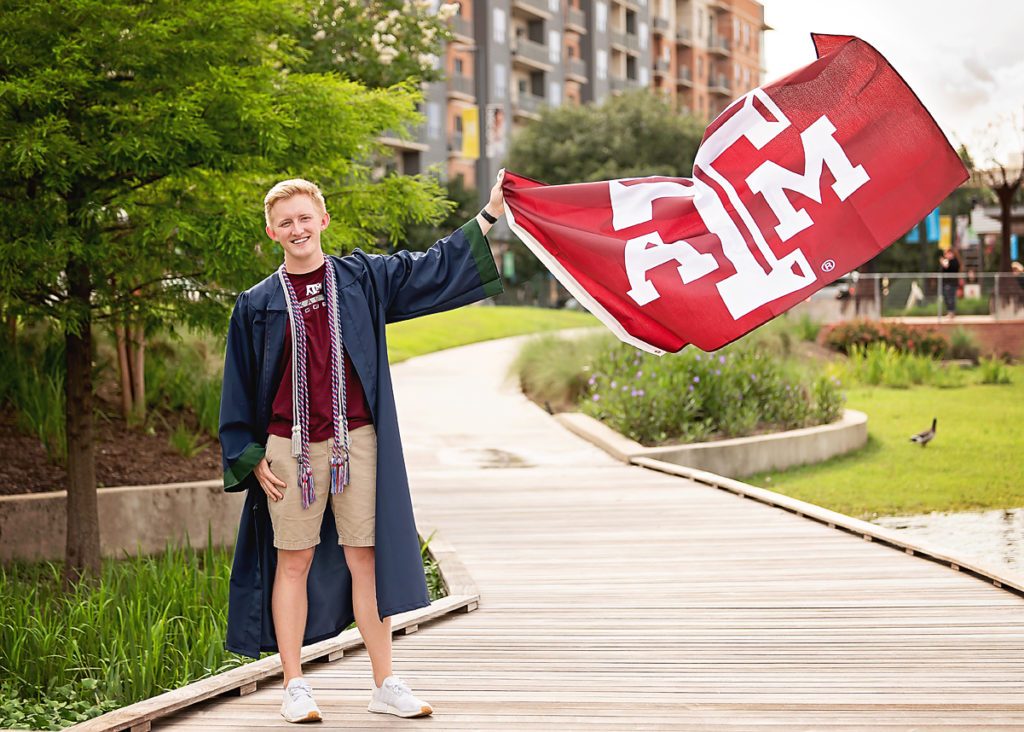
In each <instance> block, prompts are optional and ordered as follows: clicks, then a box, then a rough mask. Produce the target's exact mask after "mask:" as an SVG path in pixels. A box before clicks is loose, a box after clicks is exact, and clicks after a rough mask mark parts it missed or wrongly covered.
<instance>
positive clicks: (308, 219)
mask: <svg viewBox="0 0 1024 732" xmlns="http://www.w3.org/2000/svg"><path fill="white" fill-rule="evenodd" d="M267 218H268V220H269V222H270V223H269V224H267V236H269V237H270V238H271V239H273V240H274V241H276V242H280V244H281V246H282V247H284V268H285V270H286V271H287V272H289V273H290V274H303V273H305V272H312V271H313V270H315V269H316V268H317V267H319V266H320V265H321V264H323V262H324V252H323V249H321V247H320V232H322V231H323V230H324V229H326V228H327V225H328V224H329V223H330V222H331V217H330V215H329V214H328V213H327V212H326V211H324V210H323V209H322V208H321V207H320V205H319V204H318V203H317V202H316V201H314V200H313V198H311V197H310V196H308V195H306V194H304V193H296V194H295V195H294V196H289V197H288V198H282V199H281V200H280V201H277V202H276V203H274V205H273V207H272V208H271V209H270V211H269V215H268V217H267Z"/></svg>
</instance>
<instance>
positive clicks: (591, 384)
mask: <svg viewBox="0 0 1024 732" xmlns="http://www.w3.org/2000/svg"><path fill="white" fill-rule="evenodd" d="M595 382H596V379H594V377H593V376H591V377H590V379H588V380H587V383H588V384H589V385H590V386H593V385H594V384H595Z"/></svg>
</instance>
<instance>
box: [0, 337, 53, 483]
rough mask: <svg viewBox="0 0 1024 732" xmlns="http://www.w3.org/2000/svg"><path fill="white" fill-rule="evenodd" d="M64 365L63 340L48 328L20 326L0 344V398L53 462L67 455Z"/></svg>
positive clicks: (22, 427) (19, 424)
mask: <svg viewBox="0 0 1024 732" xmlns="http://www.w3.org/2000/svg"><path fill="white" fill-rule="evenodd" d="M65 369H66V367H65V362H64V341H63V339H62V338H61V337H60V334H59V333H57V332H55V331H53V330H52V329H49V328H31V329H23V330H22V331H21V332H19V333H18V337H17V338H16V339H15V342H14V343H13V344H10V345H9V346H8V347H7V348H0V400H2V404H3V405H4V406H6V407H9V408H10V409H12V410H13V412H14V414H15V419H16V423H17V426H18V428H19V429H21V430H24V431H25V432H28V433H29V434H32V435H34V436H36V437H37V438H38V439H39V441H40V442H41V443H42V444H43V447H44V448H45V449H46V455H47V457H48V458H49V459H50V461H51V462H55V463H63V462H64V459H65V456H66V455H67V436H66V435H65V421H64V401H65V396H64V374H65Z"/></svg>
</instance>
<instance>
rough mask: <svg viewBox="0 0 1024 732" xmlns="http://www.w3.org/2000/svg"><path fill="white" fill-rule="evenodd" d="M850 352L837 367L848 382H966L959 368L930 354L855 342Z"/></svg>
mask: <svg viewBox="0 0 1024 732" xmlns="http://www.w3.org/2000/svg"><path fill="white" fill-rule="evenodd" d="M848 355H849V358H848V359H847V361H846V363H845V364H843V365H839V366H835V367H834V368H835V369H837V370H838V371H839V372H840V373H841V374H842V375H843V379H844V380H845V381H847V382H851V383H852V382H857V383H860V384H865V385H868V386H888V387H892V388H897V389H906V388H909V387H911V386H919V385H922V384H928V385H931V386H937V387H941V388H950V387H957V386H963V384H964V378H965V377H964V373H963V371H962V370H960V369H959V368H955V367H954V368H950V367H949V366H945V365H943V364H942V363H941V362H939V361H936V360H935V359H933V358H931V357H930V356H926V355H922V354H916V353H909V352H906V351H901V350H899V349H897V348H896V347H894V346H891V345H888V344H886V343H881V342H876V343H871V344H869V345H867V346H860V345H856V344H854V345H851V346H850V349H849V354H848Z"/></svg>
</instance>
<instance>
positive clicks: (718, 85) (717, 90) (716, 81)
mask: <svg viewBox="0 0 1024 732" xmlns="http://www.w3.org/2000/svg"><path fill="white" fill-rule="evenodd" d="M708 88H709V91H710V92H711V93H712V94H721V95H723V96H727V97H731V96H732V87H731V86H730V84H729V78H728V77H727V76H726V75H725V74H718V75H717V76H715V75H712V76H711V77H710V78H709V79H708Z"/></svg>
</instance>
